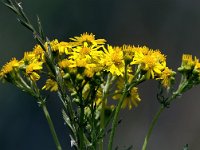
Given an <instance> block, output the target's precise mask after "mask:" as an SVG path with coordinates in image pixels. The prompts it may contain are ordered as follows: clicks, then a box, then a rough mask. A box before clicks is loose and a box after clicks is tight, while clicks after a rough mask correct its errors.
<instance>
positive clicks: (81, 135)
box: [79, 106, 85, 150]
mask: <svg viewBox="0 0 200 150" xmlns="http://www.w3.org/2000/svg"><path fill="white" fill-rule="evenodd" d="M80 113H81V114H80V124H79V144H80V146H79V149H80V150H83V149H85V146H84V132H83V123H84V107H83V106H81V112H80Z"/></svg>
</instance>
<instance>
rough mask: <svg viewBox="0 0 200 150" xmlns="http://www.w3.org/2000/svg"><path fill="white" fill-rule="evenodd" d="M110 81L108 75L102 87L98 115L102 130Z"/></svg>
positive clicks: (100, 146)
mask: <svg viewBox="0 0 200 150" xmlns="http://www.w3.org/2000/svg"><path fill="white" fill-rule="evenodd" d="M111 79H112V75H111V74H108V76H107V81H106V84H105V86H104V87H103V96H102V108H101V115H100V126H101V129H104V127H105V106H106V98H107V95H108V91H109V87H110V84H111V83H110V82H111ZM99 150H103V138H102V139H101V141H100V143H99Z"/></svg>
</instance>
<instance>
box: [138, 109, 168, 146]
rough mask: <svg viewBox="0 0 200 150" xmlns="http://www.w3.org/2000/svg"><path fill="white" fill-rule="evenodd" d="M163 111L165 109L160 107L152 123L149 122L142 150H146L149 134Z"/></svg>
mask: <svg viewBox="0 0 200 150" xmlns="http://www.w3.org/2000/svg"><path fill="white" fill-rule="evenodd" d="M164 109H165V107H164V106H163V105H161V107H160V109H159V110H158V112H157V113H156V115H155V116H154V118H153V121H152V122H151V125H150V127H149V130H148V132H147V135H146V137H145V140H144V143H143V146H142V150H146V148H147V144H148V141H149V138H150V136H151V133H152V131H153V128H154V127H155V125H156V123H157V121H158V118H159V117H160V114H161V113H162V112H163V110H164Z"/></svg>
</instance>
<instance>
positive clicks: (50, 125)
mask: <svg viewBox="0 0 200 150" xmlns="http://www.w3.org/2000/svg"><path fill="white" fill-rule="evenodd" d="M42 110H43V112H44V115H45V117H46V119H47V122H48V124H49V128H50V131H51V134H52V136H53V139H54V142H55V144H56V148H57V150H62V147H61V145H60V142H59V140H58V137H57V134H56V131H55V128H54V125H53V122H52V120H51V117H50V115H49V112H48V110H47V107H46V105H45V104H43V105H42Z"/></svg>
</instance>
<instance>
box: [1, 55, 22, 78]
mask: <svg viewBox="0 0 200 150" xmlns="http://www.w3.org/2000/svg"><path fill="white" fill-rule="evenodd" d="M17 67H19V61H18V60H17V59H16V58H12V59H11V60H10V61H9V62H8V63H6V64H5V65H4V66H3V67H2V69H1V71H0V78H5V77H6V75H7V74H9V73H10V72H12V71H13V70H14V68H17Z"/></svg>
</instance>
